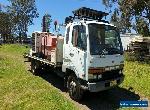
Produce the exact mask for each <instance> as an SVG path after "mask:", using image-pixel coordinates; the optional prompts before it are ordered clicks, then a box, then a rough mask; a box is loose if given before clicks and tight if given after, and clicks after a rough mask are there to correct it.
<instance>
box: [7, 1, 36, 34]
mask: <svg viewBox="0 0 150 110" xmlns="http://www.w3.org/2000/svg"><path fill="white" fill-rule="evenodd" d="M9 1H10V3H11V5H10V6H8V12H9V13H10V15H11V18H12V21H13V23H14V29H15V32H16V33H17V34H18V35H20V36H24V35H25V36H26V32H27V31H28V26H29V25H32V24H33V19H34V18H37V17H38V13H37V8H36V5H35V0H9Z"/></svg>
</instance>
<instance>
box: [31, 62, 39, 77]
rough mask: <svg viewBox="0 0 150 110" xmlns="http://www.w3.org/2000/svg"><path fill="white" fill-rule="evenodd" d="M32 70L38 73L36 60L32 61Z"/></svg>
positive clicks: (33, 72) (35, 73) (34, 73)
mask: <svg viewBox="0 0 150 110" xmlns="http://www.w3.org/2000/svg"><path fill="white" fill-rule="evenodd" d="M31 72H32V74H33V75H37V74H38V68H37V65H36V63H35V62H34V61H31Z"/></svg>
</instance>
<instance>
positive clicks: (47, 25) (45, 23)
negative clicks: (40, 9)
mask: <svg viewBox="0 0 150 110" xmlns="http://www.w3.org/2000/svg"><path fill="white" fill-rule="evenodd" d="M51 22H52V19H51V15H49V14H45V15H44V16H43V23H42V28H43V29H42V31H43V32H49V29H50V25H51Z"/></svg>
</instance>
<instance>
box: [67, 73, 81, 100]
mask: <svg viewBox="0 0 150 110" xmlns="http://www.w3.org/2000/svg"><path fill="white" fill-rule="evenodd" d="M67 87H68V92H69V95H70V97H71V98H72V99H73V100H75V101H80V100H81V99H82V97H83V90H82V89H81V85H80V83H79V82H78V80H77V78H76V77H75V76H73V75H70V76H69V77H68V81H67Z"/></svg>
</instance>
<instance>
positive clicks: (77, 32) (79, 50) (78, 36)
mask: <svg viewBox="0 0 150 110" xmlns="http://www.w3.org/2000/svg"><path fill="white" fill-rule="evenodd" d="M71 35H72V39H71V44H70V46H69V50H70V51H69V57H70V60H71V63H70V64H71V67H73V69H74V71H75V72H76V74H77V76H78V77H79V78H81V79H84V78H85V73H86V57H87V51H86V50H87V37H86V27H85V26H84V25H75V26H73V29H72V34H71Z"/></svg>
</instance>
